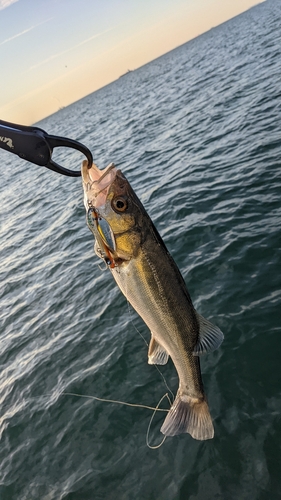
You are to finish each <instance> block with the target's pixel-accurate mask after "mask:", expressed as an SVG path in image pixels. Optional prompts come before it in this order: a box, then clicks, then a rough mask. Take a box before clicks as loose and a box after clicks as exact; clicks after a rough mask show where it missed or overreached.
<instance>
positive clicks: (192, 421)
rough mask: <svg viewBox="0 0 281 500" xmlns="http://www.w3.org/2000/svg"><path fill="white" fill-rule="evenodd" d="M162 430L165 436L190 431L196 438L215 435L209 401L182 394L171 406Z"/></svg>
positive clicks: (209, 437) (207, 437)
mask: <svg viewBox="0 0 281 500" xmlns="http://www.w3.org/2000/svg"><path fill="white" fill-rule="evenodd" d="M161 432H162V433H163V434H165V436H176V435H177V434H182V433H184V432H188V433H189V434H190V435H191V436H192V437H193V438H194V439H199V440H201V441H203V440H205V439H212V438H213V437H214V427H213V423H212V419H211V415H210V412H209V407H208V404H207V401H205V400H203V401H199V400H198V399H195V398H191V397H189V396H185V395H182V396H180V394H179V393H177V396H176V399H175V401H174V403H173V406H172V407H171V409H170V411H169V413H168V415H167V417H166V418H165V420H164V423H163V425H162V427H161Z"/></svg>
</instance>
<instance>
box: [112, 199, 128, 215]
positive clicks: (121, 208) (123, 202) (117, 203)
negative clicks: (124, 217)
mask: <svg viewBox="0 0 281 500" xmlns="http://www.w3.org/2000/svg"><path fill="white" fill-rule="evenodd" d="M111 205H112V208H113V210H115V212H125V210H127V208H128V201H127V198H124V197H123V196H117V197H116V198H114V199H113V200H112V203H111Z"/></svg>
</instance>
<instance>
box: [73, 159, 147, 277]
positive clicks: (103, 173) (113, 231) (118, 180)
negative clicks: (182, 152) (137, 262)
mask: <svg viewBox="0 0 281 500" xmlns="http://www.w3.org/2000/svg"><path fill="white" fill-rule="evenodd" d="M82 181H83V189H84V205H85V208H86V212H87V224H88V226H89V228H90V230H91V231H92V233H93V234H94V236H95V238H96V251H97V254H98V255H99V256H100V257H101V258H103V259H104V260H105V261H106V262H107V263H108V264H109V265H110V267H116V266H117V265H121V263H122V262H125V261H129V260H130V259H131V258H133V257H135V256H136V253H137V252H138V248H139V244H140V239H141V235H140V232H139V230H138V224H137V216H138V214H139V207H138V198H137V197H136V195H135V193H134V191H133V190H132V188H131V186H130V184H129V182H128V181H127V179H126V178H125V177H124V176H123V174H122V172H121V171H120V170H117V169H116V167H115V165H114V164H113V163H111V164H110V165H108V167H107V168H105V169H104V170H100V169H99V168H98V167H97V166H96V165H95V164H93V165H92V167H91V168H90V169H89V168H88V164H87V161H85V162H83V165H82Z"/></svg>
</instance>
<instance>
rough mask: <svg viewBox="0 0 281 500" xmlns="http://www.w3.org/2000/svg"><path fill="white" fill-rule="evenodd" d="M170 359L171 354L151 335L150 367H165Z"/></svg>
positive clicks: (149, 349)
mask: <svg viewBox="0 0 281 500" xmlns="http://www.w3.org/2000/svg"><path fill="white" fill-rule="evenodd" d="M168 359H169V354H168V353H167V351H166V350H165V349H164V347H162V346H161V345H160V344H159V342H157V340H155V337H153V335H152V334H151V340H150V344H149V348H148V364H149V365H165V364H166V363H167V361H168Z"/></svg>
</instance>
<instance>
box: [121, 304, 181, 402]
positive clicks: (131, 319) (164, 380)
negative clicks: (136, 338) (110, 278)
mask: <svg viewBox="0 0 281 500" xmlns="http://www.w3.org/2000/svg"><path fill="white" fill-rule="evenodd" d="M127 305H128V312H129V316H130V321H131V323H132V325H133V327H134V329H135V330H136V332H137V333H138V334H139V335H140V336H141V338H142V340H143V341H144V343H145V345H146V346H147V347H149V345H148V342H147V341H146V340H145V338H144V336H143V335H142V334H141V332H140V331H139V330H138V329H137V327H136V325H135V324H134V321H133V318H132V315H131V310H130V302H129V301H128V299H127ZM153 366H154V368H155V369H156V370H157V371H158V373H159V374H160V375H161V377H162V379H163V382H164V384H165V387H166V389H167V391H168V392H169V393H170V394H171V396H172V398H173V401H174V400H175V396H174V393H173V391H172V390H171V389H170V387H169V386H168V384H167V382H166V379H165V377H164V375H163V373H162V372H161V370H159V368H158V366H157V365H153ZM171 406H172V403H171Z"/></svg>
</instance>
